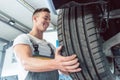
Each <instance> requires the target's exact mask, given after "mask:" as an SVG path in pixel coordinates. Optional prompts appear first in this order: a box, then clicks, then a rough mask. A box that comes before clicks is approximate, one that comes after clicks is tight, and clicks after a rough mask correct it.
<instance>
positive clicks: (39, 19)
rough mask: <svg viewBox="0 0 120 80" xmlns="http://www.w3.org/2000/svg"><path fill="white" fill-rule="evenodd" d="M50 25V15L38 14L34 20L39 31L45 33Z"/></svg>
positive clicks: (46, 13) (45, 13)
mask: <svg viewBox="0 0 120 80" xmlns="http://www.w3.org/2000/svg"><path fill="white" fill-rule="evenodd" d="M49 23H50V13H48V12H40V13H38V15H37V16H36V18H35V19H34V24H35V26H36V27H37V28H38V29H39V31H42V32H44V31H46V29H47V28H48V26H49Z"/></svg>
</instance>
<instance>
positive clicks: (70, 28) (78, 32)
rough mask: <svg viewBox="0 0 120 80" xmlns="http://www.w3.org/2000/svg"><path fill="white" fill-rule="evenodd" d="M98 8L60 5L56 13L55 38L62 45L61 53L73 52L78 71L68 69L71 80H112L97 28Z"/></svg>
mask: <svg viewBox="0 0 120 80" xmlns="http://www.w3.org/2000/svg"><path fill="white" fill-rule="evenodd" d="M98 14H99V11H98V10H97V9H96V7H95V6H86V7H83V6H81V7H80V6H79V7H71V8H65V9H61V10H60V12H59V17H58V28H57V31H58V39H59V42H60V45H63V46H64V49H63V52H62V55H64V56H68V55H72V54H76V55H77V56H78V59H79V62H80V67H81V68H82V71H81V72H76V73H70V76H71V77H72V78H73V80H115V77H114V75H113V74H112V73H111V71H110V69H109V66H108V62H107V60H106V58H105V55H104V53H103V52H102V48H101V42H100V36H99V33H98V31H97V28H96V27H97V26H99V25H98V24H97V23H98V22H99V18H98Z"/></svg>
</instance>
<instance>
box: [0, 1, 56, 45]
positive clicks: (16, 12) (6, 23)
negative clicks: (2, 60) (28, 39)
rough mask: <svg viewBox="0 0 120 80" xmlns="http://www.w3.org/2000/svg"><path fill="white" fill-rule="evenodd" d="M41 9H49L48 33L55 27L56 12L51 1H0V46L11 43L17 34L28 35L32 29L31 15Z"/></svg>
mask: <svg viewBox="0 0 120 80" xmlns="http://www.w3.org/2000/svg"><path fill="white" fill-rule="evenodd" d="M41 7H48V8H49V9H50V11H51V24H50V28H49V29H48V31H53V30H54V29H55V27H56V25H57V11H56V10H55V8H54V6H53V4H52V0H0V45H1V44H4V43H7V42H8V41H12V40H13V39H14V38H15V37H16V36H17V35H19V34H22V33H28V32H29V31H30V30H31V28H32V19H31V18H32V13H33V11H34V10H35V9H36V8H41Z"/></svg>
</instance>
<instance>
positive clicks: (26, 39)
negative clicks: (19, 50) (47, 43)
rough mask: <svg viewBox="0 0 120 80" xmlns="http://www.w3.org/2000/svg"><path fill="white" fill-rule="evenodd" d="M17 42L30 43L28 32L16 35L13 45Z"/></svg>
mask: <svg viewBox="0 0 120 80" xmlns="http://www.w3.org/2000/svg"><path fill="white" fill-rule="evenodd" d="M17 44H28V45H30V44H31V43H30V40H29V37H28V36H27V34H21V35H19V36H18V37H16V38H15V39H14V42H13V47H14V46H15V45H17Z"/></svg>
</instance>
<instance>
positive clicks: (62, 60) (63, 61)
mask: <svg viewBox="0 0 120 80" xmlns="http://www.w3.org/2000/svg"><path fill="white" fill-rule="evenodd" d="M61 49H62V46H60V47H58V49H56V53H55V60H56V62H57V64H58V70H60V71H62V72H65V73H68V72H79V71H81V68H79V65H80V64H79V62H78V59H77V58H76V55H75V54H74V55H71V56H66V57H64V56H61V55H60V54H61Z"/></svg>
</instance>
